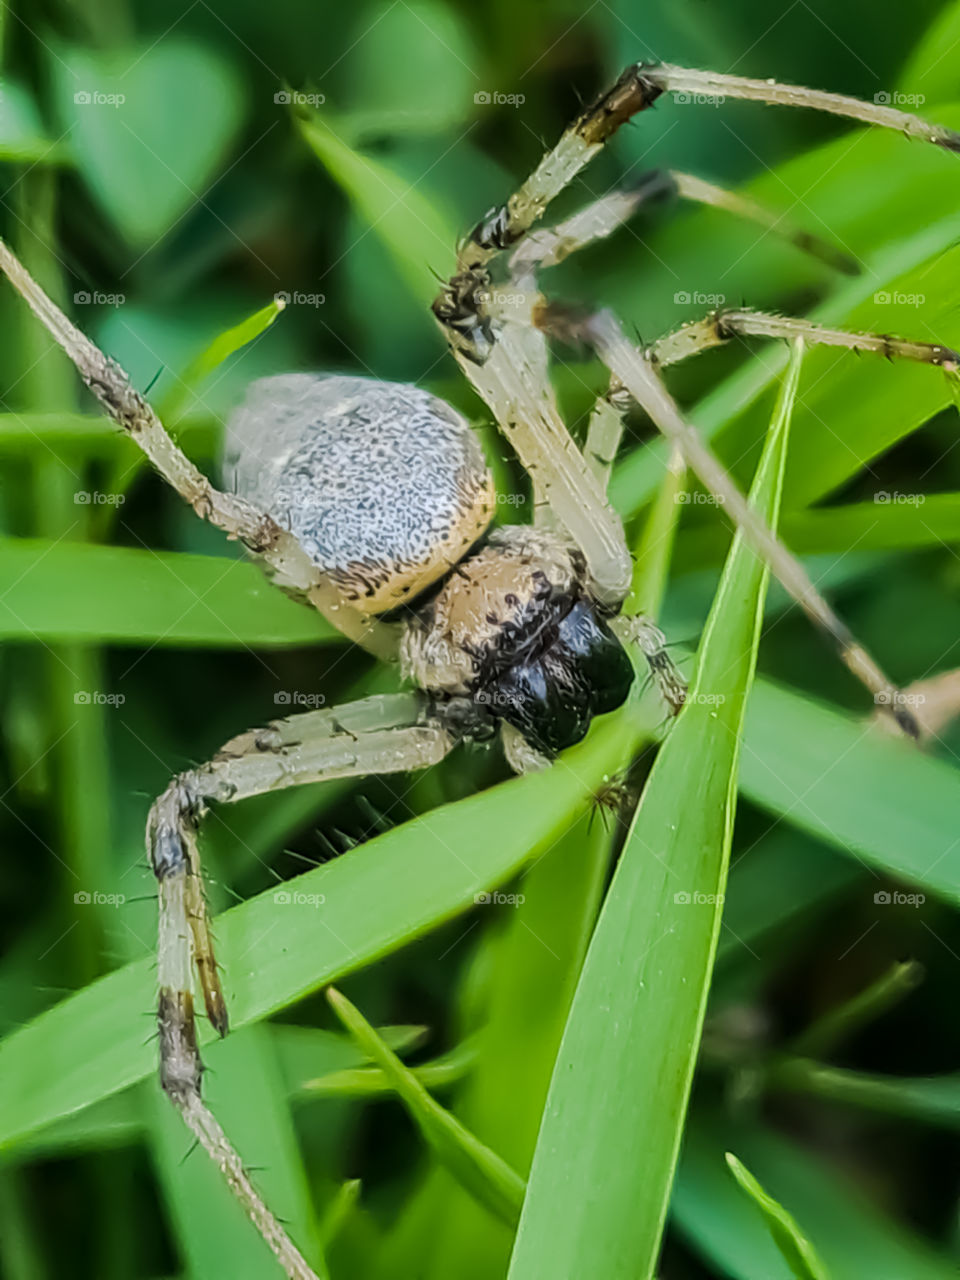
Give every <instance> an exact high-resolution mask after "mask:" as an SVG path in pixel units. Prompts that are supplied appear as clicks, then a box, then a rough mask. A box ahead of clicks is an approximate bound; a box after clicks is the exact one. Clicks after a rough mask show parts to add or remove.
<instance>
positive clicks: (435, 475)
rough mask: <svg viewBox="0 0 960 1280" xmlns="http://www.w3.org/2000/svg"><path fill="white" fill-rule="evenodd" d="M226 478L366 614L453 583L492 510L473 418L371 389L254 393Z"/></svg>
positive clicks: (332, 384)
mask: <svg viewBox="0 0 960 1280" xmlns="http://www.w3.org/2000/svg"><path fill="white" fill-rule="evenodd" d="M223 470H224V483H225V485H226V487H227V488H234V489H235V491H236V492H237V493H239V494H241V495H242V496H243V497H245V498H248V499H249V500H250V501H251V502H254V503H256V504H257V505H258V506H260V507H262V508H263V509H264V510H265V511H267V512H268V513H269V514H270V515H271V516H273V517H274V519H275V520H277V521H278V523H280V524H281V525H283V526H284V528H288V529H290V531H291V532H292V533H293V534H294V535H295V536H296V537H297V539H298V540H299V542H300V543H301V544H302V545H303V547H304V549H305V550H306V552H307V554H308V555H309V556H310V558H311V559H312V560H313V562H314V563H315V564H316V565H317V566H318V567H319V568H320V569H322V570H323V571H324V572H325V573H327V574H329V576H330V577H331V578H332V579H333V580H334V581H335V582H336V583H337V585H338V586H339V587H340V588H341V590H343V591H344V593H345V594H346V595H347V596H348V598H350V599H352V600H355V601H356V603H357V604H358V606H359V607H361V608H362V609H364V610H365V611H366V612H369V613H382V612H384V611H385V610H387V609H391V608H394V607H395V606H396V605H398V604H402V603H403V602H405V601H408V600H411V599H413V597H414V596H415V595H417V594H418V592H420V591H422V590H423V589H424V588H425V587H427V586H429V585H430V583H432V582H435V581H436V580H437V579H438V578H439V577H441V576H442V575H443V574H444V573H446V572H447V570H448V569H449V568H450V567H451V566H452V565H453V564H456V563H457V561H459V560H460V559H461V558H462V556H463V555H464V553H465V552H466V551H467V549H468V548H469V547H470V546H471V544H472V543H474V542H475V541H476V540H477V538H478V537H479V536H480V535H481V534H482V533H483V531H484V530H485V529H486V527H487V525H488V524H489V523H490V520H491V517H492V515H493V510H494V506H495V502H496V497H495V493H494V488H493V480H492V478H491V476H490V473H489V471H488V470H487V467H486V463H485V461H484V457H483V452H482V450H481V448H480V444H479V442H478V440H477V438H476V436H475V435H474V433H473V431H472V430H471V429H470V426H469V424H468V423H467V422H466V421H465V419H463V418H462V417H461V416H460V415H459V414H458V413H457V412H456V411H455V410H453V409H451V408H450V406H449V405H447V404H445V403H444V402H443V401H442V400H438V399H437V397H436V396H432V395H430V394H429V393H428V392H426V391H422V390H420V389H419V388H418V387H412V386H407V385H404V384H402V383H394V382H376V381H374V380H373V379H368V378H356V377H345V376H340V375H330V376H324V375H322V374H299V373H295V374H284V375H281V376H279V377H273V378H262V379H260V380H259V381H257V382H254V383H252V384H251V385H250V387H249V388H248V391H247V397H246V400H245V402H244V404H243V405H242V406H241V407H240V408H239V409H238V410H237V411H236V412H235V413H234V414H233V415H232V416H231V418H230V421H229V422H228V424H227V438H226V443H225V451H224V465H223Z"/></svg>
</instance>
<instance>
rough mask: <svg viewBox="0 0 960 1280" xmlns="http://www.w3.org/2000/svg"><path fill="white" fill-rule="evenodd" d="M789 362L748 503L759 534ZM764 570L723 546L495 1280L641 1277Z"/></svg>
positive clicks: (719, 887)
mask: <svg viewBox="0 0 960 1280" xmlns="http://www.w3.org/2000/svg"><path fill="white" fill-rule="evenodd" d="M800 360H801V349H800V348H799V347H798V348H796V349H795V350H794V353H793V358H792V361H791V366H790V372H789V376H788V379H787V382H786V384H785V386H784V390H783V393H782V395H781V399H780V402H779V405H778V409H777V412H776V415H775V418H774V422H773V424H772V427H771V431H770V434H769V439H768V444H767V448H766V450H765V453H764V458H763V461H762V463H761V466H760V468H759V469H758V472H757V477H756V480H755V482H754V486H753V490H752V499H753V501H754V503H755V504H756V506H757V507H758V508H759V510H760V511H762V512H763V514H764V516H765V517H766V518H767V519H768V520H770V521H772V522H774V523H775V521H776V516H777V509H778V505H779V493H780V488H781V485H782V480H783V469H784V462H785V458H786V440H787V434H788V424H789V418H790V412H791V410H792V407H793V403H794V399H795V397H796V391H797V383H798V379H799V370H800ZM766 579H767V573H766V570H765V567H764V566H763V564H762V563H761V562H760V561H759V560H758V559H757V557H756V556H755V555H754V553H753V552H752V551H751V550H750V549H749V548H748V547H747V546H746V545H745V544H744V543H743V542H742V540H741V539H740V538H739V537H738V538H737V539H736V541H735V544H734V549H733V551H732V553H731V555H730V558H729V560H728V562H727V565H726V567H725V569H724V573H723V577H722V580H721V584H720V588H719V591H718V593H717V597H716V600H715V602H714V606H713V609H712V610H711V614H710V619H709V621H708V623H707V628H706V631H705V633H704V637H703V641H702V644H701V648H700V652H699V659H698V666H697V674H696V677H695V679H694V682H693V685H692V687H691V690H690V696H689V700H688V704H687V706H686V707H685V709H684V710H683V712H682V713H681V715H680V717H679V719H678V720H677V723H676V724H675V725H674V727H673V729H672V730H671V732H670V734H669V736H668V738H667V740H666V743H665V744H664V746H663V748H662V750H661V752H660V755H659V756H658V758H657V761H656V763H655V764H654V767H653V770H652V772H651V774H650V777H649V779H648V781H647V785H646V788H645V790H644V793H643V797H642V799H641V801H640V806H639V808H638V810H637V814H636V818H635V822H634V827H633V830H632V832H631V835H630V837H629V839H628V842H627V845H626V848H625V849H624V852H623V855H622V857H621V859H620V864H619V866H618V868H617V872H616V875H615V876H614V880H613V884H612V885H611V888H610V892H609V894H608V896H607V899H606V902H605V904H604V908H603V912H602V914H601V916H600V921H599V923H598V925H597V929H596V932H595V934H594V937H593V940H592V942H591V944H590V949H589V951H588V953H587V958H586V961H585V963H584V968H583V974H582V976H581V980H580V984H579V986H578V988H577V993H576V995H575V997H574V1001H573V1007H572V1010H571V1013H570V1020H569V1022H568V1024H567V1029H566V1031H565V1033H564V1038H563V1042H562V1044H561V1048H560V1054H559V1058H558V1061H557V1066H556V1069H555V1071H554V1076H553V1081H552V1084H551V1088H550V1093H549V1095H548V1098H547V1105H546V1111H545V1114H544V1120H543V1125H542V1127H541V1131H540V1138H539V1141H538V1144H537V1150H536V1153H535V1155H534V1160H533V1168H532V1170H531V1175H530V1182H529V1188H528V1192H527V1198H526V1202H525V1204H524V1211H523V1215H522V1217H521V1221H520V1230H519V1233H518V1236H517V1243H516V1247H515V1249H514V1254H513V1258H512V1261H511V1267H510V1273H509V1274H510V1277H511V1280H539V1278H540V1277H544V1278H546V1277H550V1280H564V1278H565V1277H570V1278H571V1280H573V1278H574V1277H577V1278H579V1277H582V1276H587V1275H589V1276H594V1275H596V1276H601V1275H603V1276H607V1275H609V1276H615V1275H630V1276H634V1277H637V1278H638V1280H639V1278H640V1277H644V1278H646V1277H650V1276H652V1275H653V1273H654V1267H655V1265H656V1260H657V1255H658V1252H659V1247H660V1236H661V1232H662V1230H663V1222H664V1218H665V1216H666V1211H667V1200H668V1197H669V1193H670V1187H671V1184H672V1181H673V1174H674V1168H675V1164H676V1160H677V1153H678V1151H679V1146H680V1137H681V1133H682V1129H683V1122H684V1116H685V1113H686V1107H687V1099H688V1095H689V1090H690V1083H691V1080H692V1076H693V1068H694V1064H695V1060H696V1054H697V1048H698V1044H699V1038H700V1030H701V1026H702V1022H703V1016H704V1010H705V1008H706V1000H707V992H708V989H709V983H710V973H711V968H712V965H713V957H714V953H715V950H716V943H717V935H718V933H719V928H720V912H721V908H722V902H723V892H724V886H725V884H726V873H727V859H728V856H729V850H730V841H731V836H732V828H733V813H734V805H735V798H736V780H737V761H738V756H739V743H740V735H741V732H742V727H743V717H744V711H745V707H746V699H747V694H748V691H749V688H750V685H751V682H752V679H753V671H754V664H755V659H756V649H757V644H758V642H759V637H760V622H761V618H762V614H763V599H764V592H765V586H766Z"/></svg>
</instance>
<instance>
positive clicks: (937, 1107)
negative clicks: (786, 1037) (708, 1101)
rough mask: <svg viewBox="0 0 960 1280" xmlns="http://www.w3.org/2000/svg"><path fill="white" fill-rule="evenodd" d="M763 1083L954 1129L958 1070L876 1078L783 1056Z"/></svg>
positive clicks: (958, 1113) (959, 1118) (959, 1100)
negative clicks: (945, 1073)
mask: <svg viewBox="0 0 960 1280" xmlns="http://www.w3.org/2000/svg"><path fill="white" fill-rule="evenodd" d="M765 1083H766V1087H767V1088H770V1089H773V1090H780V1091H784V1092H788V1093H807V1094H811V1095H812V1096H814V1097H817V1098H825V1099H827V1100H828V1101H831V1102H837V1103H841V1104H842V1105H844V1106H849V1107H861V1108H863V1110H865V1111H876V1112H880V1113H881V1114H883V1115H890V1116H902V1117H903V1118H904V1119H905V1120H914V1121H917V1122H918V1123H921V1124H929V1125H933V1126H935V1127H937V1128H940V1129H950V1130H952V1131H953V1132H954V1133H956V1132H957V1131H960V1073H957V1072H955V1073H953V1074H952V1075H946V1076H881V1075H869V1074H867V1073H866V1072H863V1071H849V1070H847V1069H846V1068H845V1067H828V1066H824V1065H823V1064H822V1063H820V1062H811V1061H810V1060H809V1059H807V1058H788V1059H787V1060H786V1061H784V1062H780V1063H778V1064H777V1065H776V1066H775V1067H774V1068H773V1070H772V1071H771V1072H770V1074H769V1075H768V1076H767V1078H766V1081H765Z"/></svg>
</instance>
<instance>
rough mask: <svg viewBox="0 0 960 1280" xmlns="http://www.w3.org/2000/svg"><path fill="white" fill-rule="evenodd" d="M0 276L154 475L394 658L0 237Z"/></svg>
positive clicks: (391, 639) (387, 636)
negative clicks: (189, 446) (183, 442)
mask: <svg viewBox="0 0 960 1280" xmlns="http://www.w3.org/2000/svg"><path fill="white" fill-rule="evenodd" d="M0 271H2V272H3V273H4V274H5V275H6V276H7V278H8V279H9V280H10V283H11V284H12V285H13V286H14V288H15V289H16V290H17V292H18V293H19V294H20V295H21V297H23V298H24V300H25V301H26V302H27V304H28V306H29V307H30V309H31V311H33V313H34V315H36V316H37V318H38V319H39V320H40V321H42V323H43V324H44V325H45V326H46V328H47V330H48V331H49V332H50V334H51V335H52V337H53V338H54V339H55V340H56V342H57V343H58V344H59V345H60V346H61V347H62V348H63V350H64V351H65V352H66V354H67V355H68V356H69V357H70V359H71V360H72V361H73V363H74V365H75V366H76V369H77V372H78V373H79V374H80V377H81V378H82V379H83V381H84V382H85V383H86V385H87V386H88V387H89V388H90V390H91V391H92V392H93V394H94V395H95V396H96V397H97V399H98V400H99V401H100V403H101V405H102V406H103V408H104V409H105V410H106V412H107V413H108V414H109V416H110V417H111V418H112V419H113V421H114V422H115V423H116V424H117V426H118V427H120V428H121V430H122V431H124V432H125V434H127V435H128V436H129V437H130V439H131V440H133V441H134V443H135V444H137V445H138V446H139V447H140V449H142V450H143V452H144V454H145V455H146V456H147V458H149V460H150V461H151V462H152V463H153V465H154V467H155V468H156V470H157V471H158V472H159V473H160V475H161V476H162V477H163V478H164V480H166V482H167V483H168V484H169V485H170V486H171V488H173V489H175V490H176V491H177V493H179V494H180V496H181V497H182V498H183V499H184V500H185V501H186V502H188V503H189V504H190V505H191V506H192V507H193V509H194V511H196V513H197V515H199V516H200V517H201V518H202V519H204V520H209V521H210V523H211V524H213V525H216V526H217V528H218V529H222V530H223V531H224V532H225V533H226V534H228V535H229V536H230V537H232V538H239V540H240V541H241V542H243V543H244V544H245V545H246V546H247V547H248V548H249V550H251V551H252V552H254V553H255V554H256V555H258V556H260V557H261V558H262V559H263V561H264V562H265V564H266V565H267V566H268V567H269V569H270V570H271V571H272V572H273V573H275V574H276V575H277V577H278V579H279V580H280V581H281V582H282V583H283V584H284V585H286V586H289V587H291V588H293V589H295V590H297V591H299V592H301V593H302V594H303V595H304V596H306V598H307V599H308V600H309V601H310V603H311V604H312V605H313V606H314V607H315V608H316V609H317V610H319V612H320V613H322V614H323V616H324V617H325V618H326V619H327V621H328V622H329V623H330V624H331V625H332V626H334V627H336V628H337V629H338V630H339V631H341V632H343V634H344V635H346V636H347V637H349V639H351V640H354V641H356V643H357V644H360V645H362V646H363V648H365V649H368V650H369V651H370V652H371V653H373V654H375V655H376V656H377V657H380V658H384V659H391V658H395V657H396V649H397V637H396V634H395V631H394V629H393V628H391V627H390V626H388V625H387V624H385V623H382V622H377V621H376V620H374V619H373V618H370V617H368V616H366V615H365V614H362V613H360V612H359V611H358V610H356V609H355V608H353V607H351V605H350V604H349V603H348V602H347V601H346V600H345V599H343V598H342V597H341V595H340V592H339V591H338V590H337V589H336V587H335V586H334V584H333V583H332V582H330V581H329V580H328V579H327V578H326V577H325V576H324V575H323V574H322V573H320V572H319V570H318V569H317V567H316V565H315V564H313V562H312V561H311V560H310V558H309V556H308V555H307V553H306V552H305V551H304V549H303V547H302V546H301V545H300V543H299V542H298V541H297V539H296V538H295V537H294V536H293V534H292V533H290V532H289V531H288V530H286V529H284V528H282V527H281V526H280V525H279V524H278V523H277V522H276V520H274V519H273V517H272V516H270V515H268V514H267V513H266V512H265V511H261V510H259V509H258V508H257V507H255V506H254V505H253V504H252V503H250V502H247V501H245V500H244V499H243V498H241V497H238V496H237V495H236V494H232V493H224V492H223V491H222V490H220V489H217V488H216V487H215V486H214V485H213V484H211V482H210V481H209V480H208V479H207V477H206V476H205V475H204V474H203V472H202V471H200V470H199V468H198V467H195V466H194V465H193V463H192V462H191V461H190V459H189V458H188V457H187V456H186V454H185V453H184V452H183V450H182V449H181V448H180V447H179V445H177V444H176V443H175V441H174V440H173V439H172V437H171V436H170V435H169V434H168V432H167V431H166V429H165V428H164V426H163V423H162V422H161V421H160V419H159V418H158V417H157V415H156V413H155V412H154V411H153V409H152V408H151V406H150V405H149V404H148V403H147V401H146V400H145V399H144V397H143V396H142V395H141V394H140V392H139V391H137V389H136V388H135V387H134V386H133V385H132V384H131V382H130V379H129V378H128V377H127V375H126V373H124V371H123V369H121V368H120V366H119V365H118V364H117V363H116V361H115V360H112V359H111V358H110V357H109V356H107V355H105V354H104V353H103V352H102V351H101V350H100V349H99V348H98V347H97V346H95V345H94V343H92V342H91V341H90V339H89V338H87V336H86V335H85V334H83V333H81V332H80V330H79V329H78V328H77V327H76V326H75V325H74V324H72V323H71V322H70V320H68V319H67V317H66V316H65V315H64V313H63V312H62V311H61V310H60V308H59V307H58V306H57V305H56V303H55V302H53V301H52V299H51V298H50V297H48V295H47V294H46V293H44V291H43V289H41V288H40V286H39V285H38V284H37V282H36V280H34V279H33V277H32V276H31V275H30V273H29V272H28V271H27V270H26V268H25V267H24V266H23V264H22V263H21V262H20V261H19V259H18V258H17V257H16V256H15V255H14V254H13V253H11V251H10V249H9V248H8V247H7V245H6V244H4V242H3V241H2V240H0Z"/></svg>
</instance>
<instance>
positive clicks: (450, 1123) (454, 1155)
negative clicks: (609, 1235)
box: [327, 987, 524, 1225]
mask: <svg viewBox="0 0 960 1280" xmlns="http://www.w3.org/2000/svg"><path fill="white" fill-rule="evenodd" d="M327 999H328V1000H329V1002H330V1004H331V1006H332V1008H333V1011H334V1013H335V1014H336V1015H337V1017H338V1018H339V1019H340V1021H341V1022H342V1023H343V1025H344V1027H345V1028H346V1029H347V1031H349V1032H350V1034H351V1035H352V1036H353V1037H354V1039H355V1040H356V1042H357V1044H358V1045H359V1046H360V1048H362V1049H363V1050H364V1052H365V1053H367V1054H368V1055H369V1056H370V1057H371V1058H372V1059H373V1061H374V1062H375V1063H376V1064H377V1066H378V1067H379V1068H380V1070H381V1071H382V1072H383V1073H384V1074H385V1075H386V1076H387V1078H388V1079H389V1081H390V1083H391V1085H392V1086H393V1089H394V1091H395V1092H396V1094H397V1096H398V1097H399V1099H400V1101H401V1102H402V1103H403V1104H404V1106H405V1107H406V1108H407V1110H408V1111H409V1113H410V1116H411V1118H412V1120H413V1122H414V1124H415V1125H416V1126H417V1128H418V1129H419V1130H420V1133H421V1134H422V1135H423V1138H424V1140H425V1141H426V1143H427V1144H428V1145H429V1146H430V1147H431V1148H432V1150H433V1151H434V1154H435V1155H436V1156H437V1158H438V1159H439V1160H440V1161H441V1163H442V1164H443V1165H444V1166H445V1167H446V1168H447V1169H449V1171H450V1172H451V1173H452V1174H453V1176H454V1177H455V1178H456V1180H457V1181H458V1182H459V1183H460V1185H461V1186H462V1187H463V1188H464V1189H465V1190H466V1191H468V1192H469V1194H470V1195H472V1196H474V1197H475V1199H476V1200H478V1201H479V1203H480V1204H483V1205H485V1206H486V1207H487V1208H488V1209H489V1210H490V1212H491V1213H493V1214H495V1215H496V1217H498V1218H500V1219H501V1220H502V1221H503V1222H506V1223H509V1224H511V1225H515V1224H516V1222H517V1221H518V1219H519V1217H520V1206H521V1205H522V1204H523V1193H524V1182H523V1179H522V1178H521V1177H520V1175H519V1174H518V1173H516V1172H515V1171H514V1170H513V1169H511V1168H510V1166H509V1165H508V1164H507V1162H506V1161H505V1160H503V1159H502V1158H501V1157H500V1156H498V1155H497V1153H496V1152H495V1151H493V1150H491V1149H490V1147H488V1146H485V1145H484V1144H483V1143H482V1142H481V1141H480V1140H479V1139H478V1138H477V1137H475V1136H474V1134H472V1133H471V1132H470V1130H469V1129H467V1128H466V1127H465V1126H464V1125H462V1124H461V1123H460V1121H459V1120H457V1119H456V1117H455V1116H453V1115H452V1114H451V1113H450V1112H449V1111H447V1110H445V1109H444V1108H443V1107H441V1106H440V1104H439V1103H438V1102H435V1101H434V1099H433V1098H431V1096H430V1094H429V1093H428V1092H427V1090H426V1089H425V1088H424V1086H423V1084H422V1083H421V1082H420V1081H419V1080H418V1079H417V1077H416V1076H415V1075H414V1074H413V1072H412V1071H411V1070H410V1069H409V1068H408V1067H405V1066H404V1065H403V1063H402V1062H401V1061H400V1059H399V1058H398V1057H397V1056H396V1054H395V1053H391V1051H390V1050H389V1049H388V1048H387V1046H386V1045H385V1044H384V1043H383V1041H382V1040H381V1039H380V1037H379V1036H378V1035H377V1033H376V1031H375V1030H374V1029H373V1027H371V1025H370V1023H369V1022H367V1020H366V1018H364V1016H363V1014H361V1013H360V1011H359V1009H357V1008H355V1006H354V1005H352V1004H351V1003H350V1001H349V1000H348V999H347V998H346V997H345V996H343V995H341V993H340V992H339V991H337V990H335V989H334V988H332V987H331V988H330V990H329V991H328V992H327Z"/></svg>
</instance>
